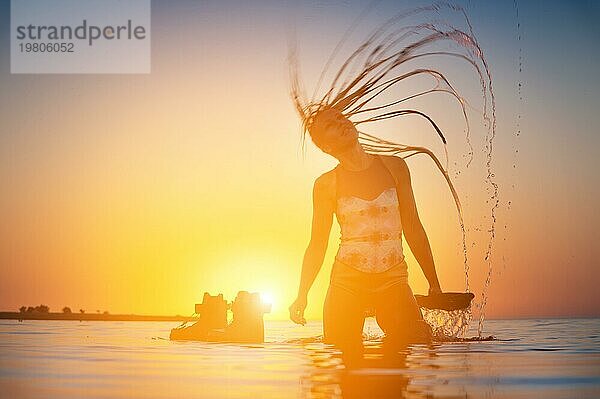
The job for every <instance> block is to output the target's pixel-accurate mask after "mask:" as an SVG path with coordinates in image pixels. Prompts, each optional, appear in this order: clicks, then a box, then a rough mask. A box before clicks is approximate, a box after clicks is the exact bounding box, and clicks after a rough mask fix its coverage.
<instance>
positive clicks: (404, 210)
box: [397, 158, 441, 294]
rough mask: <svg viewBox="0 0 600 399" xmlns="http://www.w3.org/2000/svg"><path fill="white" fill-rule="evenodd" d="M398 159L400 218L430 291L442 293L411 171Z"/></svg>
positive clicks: (402, 160) (405, 235)
mask: <svg viewBox="0 0 600 399" xmlns="http://www.w3.org/2000/svg"><path fill="white" fill-rule="evenodd" d="M397 159H398V162H397V165H398V167H397V173H398V175H397V176H398V185H399V187H398V190H399V191H398V194H399V197H400V218H401V220H402V228H403V230H404V237H406V241H407V242H408V245H409V246H410V249H411V251H412V253H413V254H414V255H415V258H416V259H417V262H419V266H421V269H422V270H423V274H424V275H425V277H426V278H427V281H428V282H429V293H430V294H434V293H440V292H441V289H440V282H439V280H438V277H437V273H436V271H435V264H434V262H433V255H432V254H431V247H430V245H429V240H428V238H427V234H426V233H425V229H424V228H423V225H422V223H421V220H420V219H419V214H418V213H417V205H416V203H415V197H414V194H413V190H412V184H411V181H410V171H409V169H408V165H407V164H406V161H404V159H402V158H397Z"/></svg>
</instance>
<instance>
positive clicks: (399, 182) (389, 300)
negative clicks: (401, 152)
mask: <svg viewBox="0 0 600 399" xmlns="http://www.w3.org/2000/svg"><path fill="white" fill-rule="evenodd" d="M309 132H310V135H311V138H312V140H313V142H314V143H315V144H316V145H317V146H318V147H319V148H320V149H321V150H322V151H324V152H325V153H327V154H330V155H331V156H333V157H335V158H337V159H338V161H339V164H338V165H337V166H336V168H334V169H333V170H331V171H329V172H326V173H324V174H323V175H321V176H319V177H318V178H317V179H316V180H315V183H314V190H313V201H314V203H313V222H312V235H311V239H310V243H309V245H308V248H307V249H306V253H305V255H304V262H303V265H302V276H301V280H300V288H299V291H298V297H297V299H296V300H295V301H294V303H293V304H292V305H291V306H290V309H289V310H290V317H291V319H292V320H293V321H294V322H296V323H299V324H304V322H305V320H304V317H303V313H304V309H305V308H306V299H307V294H308V290H309V289H310V287H311V285H312V283H313V281H314V279H315V277H316V275H317V273H318V271H319V270H320V268H321V266H322V262H323V258H324V255H325V251H326V249H327V246H328V238H329V233H330V230H331V225H332V218H333V214H334V213H335V214H336V217H337V220H338V222H339V224H340V227H341V232H342V236H341V242H340V246H339V249H338V252H337V255H336V259H335V262H334V265H333V270H332V274H331V280H330V286H329V289H328V291H327V297H326V300H325V306H324V311H323V330H324V334H323V336H324V342H327V343H333V344H336V345H337V346H339V347H341V348H342V349H348V350H360V347H361V346H362V329H363V323H364V317H365V311H366V310H367V309H368V308H374V310H375V314H376V319H377V323H378V324H379V326H380V327H381V328H382V330H383V331H384V332H385V333H386V337H389V338H388V339H394V340H400V341H404V342H423V341H427V340H429V339H430V335H429V334H430V331H429V329H428V326H427V325H426V324H425V323H424V322H423V319H422V316H421V313H420V310H419V308H418V306H417V303H416V301H415V298H414V296H413V294H412V291H411V289H410V287H409V285H408V281H407V277H408V273H407V265H406V261H405V260H404V255H403V252H402V231H404V235H405V237H406V240H407V241H408V243H409V245H410V247H411V250H412V251H413V253H414V254H415V257H416V259H417V261H418V262H419V265H420V266H421V268H422V269H423V272H424V273H425V276H426V278H427V280H428V281H429V286H430V288H429V294H430V295H431V294H435V293H439V292H441V289H440V284H439V281H438V278H437V275H436V271H435V266H434V262H433V257H432V255H431V249H430V247H429V242H428V239H427V235H426V234H425V231H424V229H423V226H422V225H421V222H420V220H419V216H418V214H417V209H416V205H415V202H414V197H413V192H412V188H411V183H410V175H409V170H408V167H407V165H406V162H405V161H404V160H403V159H402V158H399V157H393V156H382V155H373V154H368V153H366V152H365V151H364V149H363V148H362V147H361V145H360V144H359V142H358V131H357V130H356V128H355V127H354V124H353V123H352V122H350V121H349V120H348V119H347V118H345V117H344V116H343V114H342V113H341V112H339V111H338V110H336V109H334V108H328V109H325V110H323V111H321V112H319V114H318V115H316V116H315V119H314V122H313V124H312V126H311V127H310V129H309ZM386 165H387V166H386ZM388 167H389V170H388Z"/></svg>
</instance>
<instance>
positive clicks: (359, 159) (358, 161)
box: [338, 143, 374, 172]
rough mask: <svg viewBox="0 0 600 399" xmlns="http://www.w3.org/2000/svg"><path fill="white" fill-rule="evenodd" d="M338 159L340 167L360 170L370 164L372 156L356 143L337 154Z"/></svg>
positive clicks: (372, 159)
mask: <svg viewBox="0 0 600 399" xmlns="http://www.w3.org/2000/svg"><path fill="white" fill-rule="evenodd" d="M338 160H339V161H340V165H341V166H342V168H344V169H346V170H350V171H353V172H354V171H361V170H364V169H367V168H368V167H369V166H371V163H372V162H373V161H374V156H373V155H370V154H367V153H366V152H365V150H364V149H363V148H362V147H361V145H360V144H358V143H357V144H356V145H355V146H354V147H352V148H351V149H350V150H348V151H346V152H343V153H341V154H339V156H338Z"/></svg>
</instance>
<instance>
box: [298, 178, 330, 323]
mask: <svg viewBox="0 0 600 399" xmlns="http://www.w3.org/2000/svg"><path fill="white" fill-rule="evenodd" d="M329 180H330V177H329V176H328V175H327V174H324V175H321V176H319V177H318V178H317V179H316V180H315V184H314V187H313V218H312V231H311V238H310V242H309V243H308V247H307V248H306V251H305V252H304V258H303V261H302V273H301V275H300V286H299V288H298V296H297V298H296V300H295V301H294V303H293V304H292V305H291V306H290V308H289V310H290V318H291V319H292V321H294V322H295V323H298V324H304V323H305V322H306V320H305V319H304V309H305V308H306V298H307V296H308V291H309V290H310V287H311V286H312V284H313V282H314V281H315V278H316V277H317V274H318V273H319V270H321V266H322V265H323V259H324V258H325V252H326V251H327V244H328V241H329V233H330V231H331V225H332V221H333V211H334V205H333V201H332V197H331V190H330V187H331V182H330V181H329Z"/></svg>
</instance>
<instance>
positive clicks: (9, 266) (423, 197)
mask: <svg viewBox="0 0 600 399" xmlns="http://www.w3.org/2000/svg"><path fill="white" fill-rule="evenodd" d="M287 3H288V4H286V3H285V2H278V1H272V2H259V1H253V2H243V1H210V2H193V1H169V2H153V4H152V26H151V40H152V71H151V73H150V74H147V75H14V74H11V73H10V59H9V49H10V41H9V25H10V3H9V2H8V1H2V2H1V3H0V22H1V26H2V28H1V30H0V185H1V186H2V188H3V189H2V196H1V197H0V218H1V220H2V223H0V267H1V268H0V309H1V310H8V311H15V310H17V309H18V308H19V307H20V306H21V305H32V306H35V305H39V304H41V303H43V304H46V305H48V306H50V308H51V311H60V309H61V308H62V307H63V306H65V305H68V306H70V307H71V308H73V309H79V308H83V309H86V310H87V311H88V312H95V311H96V310H101V311H103V310H108V311H110V312H111V313H136V314H166V315H171V314H182V315H189V314H191V313H192V312H193V310H194V303H195V302H197V301H200V300H201V298H202V294H203V292H204V291H208V292H210V293H212V294H217V293H219V292H222V293H223V294H224V295H225V296H226V297H227V298H228V299H230V300H231V299H233V298H234V297H235V294H236V292H237V291H238V290H242V289H245V290H249V291H260V292H263V293H268V294H270V295H271V296H272V297H273V301H274V303H273V313H272V314H270V315H269V316H268V318H285V317H287V307H288V306H289V304H290V303H291V302H292V301H293V299H294V297H295V294H296V292H297V288H298V281H299V277H300V269H301V264H302V257H303V255H304V251H305V249H306V246H307V244H308V240H309V237H310V227H311V212H312V202H311V201H312V198H311V195H312V185H313V182H314V179H315V178H316V177H317V176H319V175H320V174H322V173H323V172H325V171H327V170H329V169H331V168H332V167H334V166H335V165H336V162H337V161H336V160H335V159H334V158H332V157H330V156H328V155H326V154H324V153H322V152H320V151H319V150H318V149H316V147H315V146H314V145H313V144H312V143H311V142H310V140H308V141H307V146H306V153H305V155H302V150H301V146H300V128H299V124H300V120H299V118H298V116H297V115H296V113H295V110H294V108H293V106H292V102H291V100H290V97H289V88H288V81H287V78H288V75H287V69H286V68H287V67H286V52H287V43H286V37H287V36H286V35H287V32H288V29H287V28H288V27H289V26H291V23H292V21H296V24H297V37H298V46H299V49H300V60H301V68H302V72H303V81H304V84H305V86H306V87H307V88H308V89H309V91H310V92H312V89H313V87H314V84H315V83H316V77H317V75H318V73H319V72H320V70H321V68H322V67H323V65H324V63H325V62H326V60H327V58H328V57H329V55H330V53H331V51H332V50H333V48H334V46H335V45H336V43H337V42H338V40H339V39H340V38H341V37H342V35H343V33H344V31H345V30H346V29H347V28H348V26H349V25H350V23H351V22H352V21H353V20H354V18H355V17H356V16H357V15H358V14H359V13H360V11H361V9H362V7H363V5H364V4H365V3H364V2H362V3H361V2H356V1H343V2H342V1H332V2H312V1H311V2H304V3H300V2H291V1H290V2H287ZM517 3H518V7H519V9H518V11H519V21H520V24H521V28H520V30H519V29H518V28H517V13H516V9H515V7H514V4H513V2H512V1H510V2H492V1H489V2H485V3H480V2H462V3H459V4H462V5H464V6H465V8H466V10H467V13H468V14H469V16H470V18H471V22H472V24H473V29H474V32H475V34H476V36H477V38H478V40H479V43H480V45H481V47H482V48H483V51H484V55H485V57H486V58H487V62H488V64H489V66H490V69H491V73H492V79H493V88H494V91H495V96H496V115H497V118H498V119H497V131H496V139H495V141H494V147H493V148H494V153H493V155H494V157H493V161H492V168H493V171H494V173H495V179H496V181H497V183H498V184H499V187H500V197H499V198H500V207H499V209H498V211H497V217H498V221H497V224H496V238H495V241H494V244H493V254H492V258H491V259H492V265H493V272H492V283H491V287H490V290H489V292H488V293H489V300H488V305H487V312H486V315H487V317H528V316H540V317H541V316H591V315H596V316H598V315H600V289H599V288H598V284H599V282H600V264H599V261H598V259H600V249H599V247H600V246H599V245H598V241H599V240H600V234H599V233H598V232H599V229H598V226H599V225H600V212H599V211H598V209H597V207H598V204H599V203H600V188H599V187H598V178H597V173H598V155H597V152H598V148H599V145H600V137H599V135H598V127H597V124H596V123H595V118H596V117H597V114H598V106H599V104H600V94H599V91H600V78H599V77H598V75H597V69H598V65H600V54H599V53H598V51H597V49H598V43H599V42H600V26H599V25H598V23H597V21H598V18H600V6H599V5H598V3H596V2H593V1H589V2H567V1H563V2H556V1H531V2H521V1H518V2H517ZM398 4H400V5H398ZM418 4H428V3H425V2H423V3H421V2H412V3H411V2H395V1H393V2H392V1H390V2H388V3H386V2H382V3H381V4H380V6H379V9H378V10H377V12H375V13H374V14H373V15H369V17H368V18H367V19H366V20H365V22H363V24H364V25H365V26H363V27H362V28H361V29H363V30H362V32H369V31H371V30H372V29H373V27H374V26H377V24H379V23H381V22H382V21H383V20H384V17H385V16H389V15H391V14H392V13H395V12H399V11H401V10H402V9H405V8H407V7H410V6H413V5H418ZM359 32H360V29H359ZM519 33H521V35H522V37H521V40H520V41H519V40H518V36H519ZM359 37H363V36H359ZM352 44H353V45H354V46H356V45H358V44H359V43H358V42H357V41H355V42H353V43H351V45H352ZM519 49H521V52H519ZM519 53H521V55H522V72H519ZM429 65H433V66H436V67H437V69H440V70H444V71H448V76H449V77H450V79H451V80H452V81H453V82H456V88H457V89H458V90H459V91H460V92H461V93H463V94H465V95H466V96H467V98H468V99H469V100H470V102H471V103H472V104H473V105H474V106H475V107H476V108H478V109H481V107H482V98H481V92H480V89H479V86H478V85H479V81H478V78H477V76H476V75H475V73H473V70H472V69H469V68H468V67H467V66H466V65H464V64H460V63H459V62H457V61H455V60H453V61H452V62H450V61H448V60H444V59H441V58H438V59H436V60H432V61H431V63H430V64H429ZM519 82H522V85H523V86H522V91H521V93H522V100H520V99H519V93H518V90H517V87H518V83H519ZM416 104H418V106H419V107H421V108H420V109H423V110H427V111H428V113H430V114H431V116H432V117H434V119H435V120H436V121H439V123H440V125H441V126H442V128H443V129H444V131H445V132H446V133H447V136H448V142H449V147H448V149H449V151H450V166H451V169H450V172H451V173H450V175H451V176H452V177H453V178H456V180H455V181H456V186H457V189H458V191H459V195H460V196H461V200H462V201H463V208H464V212H465V218H466V222H467V228H468V229H469V230H468V232H467V238H468V246H469V253H468V255H469V265H470V270H471V272H470V278H469V282H470V286H471V290H472V291H473V292H474V293H475V294H476V295H477V300H478V301H479V300H480V299H481V292H482V288H483V285H484V281H485V278H486V273H487V264H486V262H485V261H484V254H485V249H486V247H487V245H488V237H489V235H488V234H487V233H486V230H487V229H489V227H490V207H491V203H489V202H488V203H486V200H489V195H488V193H487V191H486V183H485V154H484V150H485V148H484V136H485V134H486V130H485V127H484V125H483V121H482V118H481V115H478V114H477V113H476V112H473V113H472V114H470V121H471V124H472V131H471V134H472V137H473V144H474V145H475V158H474V160H473V164H472V165H471V166H470V167H469V169H465V167H464V165H465V157H464V155H465V153H466V151H467V149H468V147H467V145H466V141H465V137H464V133H463V129H464V124H463V123H462V119H461V115H460V108H459V107H458V106H457V105H456V103H453V102H452V101H451V100H450V99H449V98H447V97H446V98H442V97H439V96H438V97H434V96H433V97H431V99H426V100H421V101H420V102H418V103H416ZM519 116H520V117H519ZM518 126H520V134H518V133H517V129H518ZM361 130H364V131H365V132H368V133H370V134H374V135H379V136H381V137H384V138H388V139H392V140H394V141H397V142H400V143H405V144H417V145H426V146H430V147H431V148H432V149H433V150H435V151H436V152H437V153H438V154H439V155H440V156H441V155H442V148H441V147H440V146H439V143H438V142H437V141H436V139H435V135H434V134H433V133H432V132H431V131H430V129H429V128H428V126H427V125H426V124H425V123H423V122H422V121H419V120H415V119H411V118H410V117H408V118H406V119H402V118H395V120H394V121H393V122H386V123H385V124H382V125H381V126H377V124H373V125H371V126H365V127H364V129H363V128H362V127H361ZM407 162H408V165H409V167H410V168H411V174H412V180H413V188H414V192H415V197H416V201H417V206H418V210H419V214H420V217H421V220H422V222H423V225H424V227H425V230H426V231H427V234H428V237H429V240H430V243H431V247H432V251H433V255H434V260H435V263H436V267H437V269H438V274H439V277H440V281H441V285H442V289H443V290H446V291H462V290H464V288H465V283H464V280H465V275H464V270H463V258H462V244H461V236H460V226H459V224H458V219H457V214H456V210H455V208H454V204H453V202H452V197H451V195H450V192H449V190H448V188H447V186H446V185H445V183H444V181H443V178H442V176H441V175H440V174H439V172H438V171H437V170H436V169H435V167H434V166H433V164H432V163H431V162H430V161H429V160H428V159H426V158H425V157H422V158H419V157H414V158H410V159H409V160H408V161H407ZM457 172H460V174H457ZM338 242H339V227H338V225H337V224H336V223H335V222H334V226H333V228H332V232H331V238H330V243H329V248H328V252H327V256H326V258H325V262H324V265H323V268H322V269H321V272H320V274H319V276H318V278H317V281H316V283H315V285H314V286H313V288H312V289H311V291H310V295H309V305H308V308H307V316H308V317H309V318H320V317H321V312H322V303H323V300H324V297H325V292H326V289H327V284H328V279H329V273H330V270H331V265H332V262H333V257H334V255H335V251H336V250H337V245H338ZM404 249H405V252H406V253H407V259H408V264H409V273H410V283H411V286H412V288H413V290H414V291H415V293H425V292H426V291H427V283H426V280H425V279H424V277H423V275H422V273H421V271H420V269H419V267H418V264H417V263H416V261H415V259H414V257H413V256H412V254H410V251H409V247H408V245H407V244H406V242H405V243H404Z"/></svg>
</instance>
